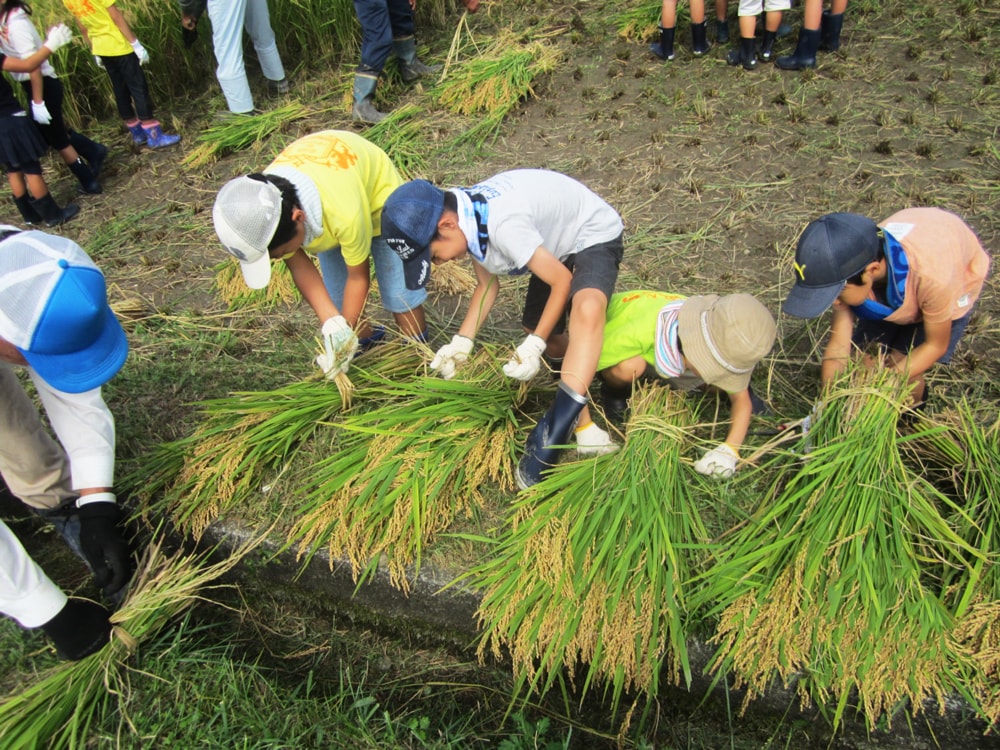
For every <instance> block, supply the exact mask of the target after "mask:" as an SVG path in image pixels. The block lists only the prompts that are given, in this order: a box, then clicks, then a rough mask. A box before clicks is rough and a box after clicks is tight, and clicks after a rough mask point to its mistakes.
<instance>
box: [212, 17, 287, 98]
mask: <svg viewBox="0 0 1000 750" xmlns="http://www.w3.org/2000/svg"><path fill="white" fill-rule="evenodd" d="M207 10H208V19H209V21H211V23H212V47H213V49H214V50H215V61H216V63H218V67H217V68H216V70H215V77H216V78H218V79H219V85H220V86H222V93H223V94H225V97H226V104H227V105H229V111H230V112H236V113H240V114H245V113H247V112H250V111H251V110H252V109H253V95H252V94H251V93H250V82H249V81H248V80H247V71H246V67H245V66H244V64H243V30H244V29H246V32H247V33H248V34H249V35H250V39H251V40H252V41H253V47H254V50H256V52H257V59H258V60H259V61H260V69H261V71H263V73H264V77H265V78H267V79H269V80H271V81H280V80H281V79H282V78H284V77H285V69H284V67H283V66H282V64H281V56H280V55H279V54H278V45H277V43H276V42H275V41H274V31H273V30H272V29H271V18H270V14H269V13H268V9H267V0H208V5H207Z"/></svg>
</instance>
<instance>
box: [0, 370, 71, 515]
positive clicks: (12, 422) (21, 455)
mask: <svg viewBox="0 0 1000 750" xmlns="http://www.w3.org/2000/svg"><path fill="white" fill-rule="evenodd" d="M0 406H2V408H0V474H3V478H4V481H5V482H6V483H7V487H8V488H9V489H10V491H11V493H12V494H13V495H14V496H16V497H17V498H18V499H20V500H21V501H22V502H24V503H25V504H27V505H30V506H31V507H33V508H38V509H40V510H49V509H52V508H57V507H59V506H60V505H61V504H62V503H63V502H64V501H66V500H68V499H69V498H71V497H74V496H75V493H74V492H73V490H72V488H71V486H70V472H69V461H68V459H67V458H66V453H65V452H64V451H63V449H62V447H61V446H60V445H59V443H57V442H56V441H55V440H54V439H53V438H52V437H51V436H50V435H49V433H48V431H47V430H46V429H45V426H44V424H43V423H42V420H41V417H40V416H39V414H38V409H37V407H36V406H35V405H34V404H33V403H32V402H31V399H29V398H28V395H27V394H26V393H25V392H24V388H22V387H21V384H20V382H18V379H17V375H15V374H14V371H13V370H12V369H11V368H9V367H4V366H0Z"/></svg>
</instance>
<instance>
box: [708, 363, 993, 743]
mask: <svg viewBox="0 0 1000 750" xmlns="http://www.w3.org/2000/svg"><path fill="white" fill-rule="evenodd" d="M909 394H910V388H909V387H908V386H907V385H906V384H905V383H903V382H902V379H901V378H900V377H899V376H897V375H895V374H894V373H891V372H888V371H884V370H875V371H867V370H864V369H856V370H854V371H853V372H852V373H850V374H849V376H848V378H847V379H845V380H841V381H839V382H838V383H835V384H834V385H833V386H831V387H830V388H829V389H828V390H827V391H826V392H825V394H824V397H823V406H822V409H821V411H820V413H819V416H818V418H817V419H816V420H815V422H814V424H813V426H812V428H811V429H810V432H809V436H808V439H809V441H810V442H811V444H812V445H813V448H812V450H811V452H809V453H808V455H807V456H806V457H805V458H803V459H802V460H801V461H799V462H798V463H797V464H793V465H792V467H791V470H790V471H791V474H790V476H789V475H788V474H787V473H786V474H784V475H779V476H778V477H777V479H776V480H775V481H774V482H773V483H772V485H771V487H770V489H769V490H768V491H767V493H766V495H765V496H764V498H763V501H762V503H761V506H760V509H759V510H758V512H757V513H756V514H755V516H754V517H753V518H752V519H750V521H749V522H748V523H747V524H745V525H744V526H743V527H741V528H740V529H739V530H737V531H736V533H734V534H733V535H731V536H730V537H729V538H727V539H726V544H725V545H724V546H723V547H721V548H720V558H719V561H718V562H717V564H716V565H715V566H713V567H712V568H711V569H710V570H709V571H708V572H707V573H706V575H705V579H706V584H707V585H706V586H705V587H704V588H703V589H702V590H701V591H700V593H699V600H698V602H697V605H698V606H699V607H701V608H704V609H705V610H706V611H707V612H709V613H710V614H712V613H718V615H719V618H720V622H719V627H718V633H717V636H716V638H715V643H716V644H717V645H718V650H717V651H716V654H715V656H714V658H713V661H712V669H713V670H714V671H716V672H717V673H720V674H721V673H725V672H732V673H734V675H735V677H736V681H737V684H738V685H739V686H746V687H747V688H748V692H747V702H748V701H749V700H751V699H752V698H754V697H756V696H758V695H760V694H761V693H762V692H763V691H764V690H765V689H766V688H767V687H768V686H769V685H770V684H771V683H772V681H774V680H776V679H778V680H782V681H784V682H785V683H786V684H789V683H791V682H795V683H796V688H797V690H798V693H799V695H800V696H801V698H802V699H803V701H804V702H806V703H808V702H810V701H816V702H817V703H819V704H820V705H821V706H822V705H825V704H826V703H827V702H828V701H829V700H830V699H831V698H832V699H834V700H835V701H836V705H835V709H834V713H833V723H834V726H838V725H839V724H840V722H841V720H842V718H843V715H844V712H845V710H846V708H847V703H848V700H850V699H851V698H852V696H856V698H857V701H858V703H859V705H858V710H859V711H860V712H861V713H863V715H864V717H865V719H866V721H867V723H868V725H869V726H875V724H876V723H877V722H879V721H880V720H882V719H883V718H885V719H886V720H888V721H890V722H891V718H892V712H893V711H894V710H895V709H896V708H897V707H898V706H899V705H900V704H901V703H902V702H903V701H907V700H908V701H909V702H910V705H911V707H912V709H913V711H914V712H918V711H920V710H922V708H923V704H924V701H925V700H926V699H935V700H937V701H939V702H940V701H943V698H944V695H945V693H946V690H947V688H948V686H949V685H950V684H951V683H952V682H953V680H954V677H955V673H956V672H957V671H962V670H964V669H965V667H963V666H961V664H962V661H963V659H962V657H961V655H959V654H956V653H955V650H954V648H953V647H952V644H951V641H950V633H951V629H952V626H953V615H952V613H951V612H950V611H949V608H948V606H947V603H946V601H945V600H944V598H943V597H942V595H941V585H942V581H943V580H944V579H945V577H946V575H947V571H949V570H951V569H953V568H961V567H966V566H968V565H969V564H971V563H972V562H973V561H975V560H976V559H977V558H979V557H981V553H980V552H979V551H978V550H976V549H975V548H973V547H972V546H971V545H969V544H968V543H967V542H965V541H964V540H963V539H961V537H960V536H959V535H958V534H957V533H956V531H955V529H954V528H953V527H952V525H950V524H949V522H948V520H947V518H951V517H953V516H955V515H956V514H957V515H961V514H962V513H963V511H962V510H961V509H960V508H958V507H956V505H955V504H954V503H953V502H952V501H951V500H949V499H948V498H947V497H945V496H943V495H942V494H941V493H940V492H938V491H937V490H936V489H935V488H934V487H933V486H931V485H930V484H929V483H928V482H926V481H925V480H924V479H923V478H921V477H919V476H917V475H915V474H914V473H913V472H912V470H911V469H910V468H909V467H908V466H906V464H904V462H903V461H902V460H901V456H900V452H899V446H898V442H899V438H898V435H897V426H896V425H897V420H898V417H899V415H900V413H901V412H902V411H903V410H904V409H905V408H906V407H905V404H906V403H907V402H908V399H909ZM804 448H805V444H804V443H803V444H801V445H799V447H798V449H799V451H803V450H804ZM782 460H786V459H782ZM943 514H945V515H943ZM946 516H947V518H946ZM745 705H746V704H744V708H745ZM940 705H943V703H940Z"/></svg>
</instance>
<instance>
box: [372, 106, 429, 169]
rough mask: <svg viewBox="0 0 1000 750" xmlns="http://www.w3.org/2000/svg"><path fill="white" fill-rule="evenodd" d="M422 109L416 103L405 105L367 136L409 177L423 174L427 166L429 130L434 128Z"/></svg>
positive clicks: (390, 114)
mask: <svg viewBox="0 0 1000 750" xmlns="http://www.w3.org/2000/svg"><path fill="white" fill-rule="evenodd" d="M423 111H424V110H423V109H421V108H420V107H418V106H416V105H415V104H405V105H403V106H402V107H398V108H397V109H395V110H393V111H392V112H390V113H389V114H388V115H387V116H386V118H385V119H384V120H382V122H380V123H378V124H376V125H372V126H371V127H370V128H368V129H367V130H366V131H365V138H367V139H368V140H369V141H371V142H372V143H374V144H375V145H376V146H378V147H379V148H381V149H382V150H383V151H385V152H386V154H388V155H389V158H390V159H392V163H393V164H395V165H396V168H397V169H398V170H399V171H400V173H401V174H402V175H403V176H404V177H406V178H407V179H412V178H414V177H416V176H417V175H419V174H421V173H422V172H423V171H424V167H425V166H426V165H427V154H428V153H429V152H430V148H429V145H428V143H427V133H428V131H429V130H431V129H430V128H428V127H427V126H428V122H427V119H426V118H421V117H419V116H418V115H420V114H421V113H422V112H423Z"/></svg>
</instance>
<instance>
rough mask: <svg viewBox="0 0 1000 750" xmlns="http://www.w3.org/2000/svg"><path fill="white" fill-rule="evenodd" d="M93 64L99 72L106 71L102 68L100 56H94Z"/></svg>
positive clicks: (102, 63)
mask: <svg viewBox="0 0 1000 750" xmlns="http://www.w3.org/2000/svg"><path fill="white" fill-rule="evenodd" d="M94 64H95V65H97V67H98V68H100V69H101V70H107V68H105V67H104V60H102V59H101V56H100V55H94Z"/></svg>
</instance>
